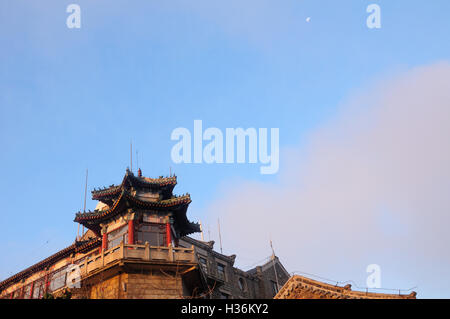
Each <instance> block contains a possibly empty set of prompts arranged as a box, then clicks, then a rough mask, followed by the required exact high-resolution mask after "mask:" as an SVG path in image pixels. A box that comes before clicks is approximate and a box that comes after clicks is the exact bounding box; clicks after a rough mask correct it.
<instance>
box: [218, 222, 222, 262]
mask: <svg viewBox="0 0 450 319" xmlns="http://www.w3.org/2000/svg"><path fill="white" fill-rule="evenodd" d="M217 225H218V226H219V242H220V253H221V254H222V253H223V251H222V236H221V234H220V220H219V218H217Z"/></svg>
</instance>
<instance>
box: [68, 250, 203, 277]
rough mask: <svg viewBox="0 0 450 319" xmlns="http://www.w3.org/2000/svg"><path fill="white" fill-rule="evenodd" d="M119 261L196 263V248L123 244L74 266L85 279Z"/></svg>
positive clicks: (79, 260)
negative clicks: (77, 266)
mask: <svg viewBox="0 0 450 319" xmlns="http://www.w3.org/2000/svg"><path fill="white" fill-rule="evenodd" d="M83 259H84V260H83ZM118 260H124V261H131V260H133V261H148V262H174V263H195V262H196V260H195V254H194V246H192V247H191V248H183V247H172V246H169V247H161V246H150V245H148V244H145V245H128V244H123V243H121V244H120V245H119V246H116V247H113V248H111V249H108V250H105V251H102V252H101V253H100V254H96V255H93V254H92V255H88V256H84V257H82V258H80V259H78V260H75V261H74V264H78V265H79V267H80V275H81V277H85V276H86V275H89V274H90V273H92V272H93V271H95V270H98V269H101V268H103V267H105V266H108V265H109V264H112V263H113V262H115V261H118Z"/></svg>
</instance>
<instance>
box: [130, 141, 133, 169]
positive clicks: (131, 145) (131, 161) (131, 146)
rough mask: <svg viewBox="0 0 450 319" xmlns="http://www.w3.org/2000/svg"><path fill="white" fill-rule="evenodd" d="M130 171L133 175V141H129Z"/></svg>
mask: <svg viewBox="0 0 450 319" xmlns="http://www.w3.org/2000/svg"><path fill="white" fill-rule="evenodd" d="M130 166H131V167H130V170H131V173H133V141H130Z"/></svg>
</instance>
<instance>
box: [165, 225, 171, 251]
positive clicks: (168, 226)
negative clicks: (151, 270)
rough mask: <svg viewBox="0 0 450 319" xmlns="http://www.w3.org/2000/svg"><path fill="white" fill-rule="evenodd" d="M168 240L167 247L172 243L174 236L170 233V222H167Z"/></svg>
mask: <svg viewBox="0 0 450 319" xmlns="http://www.w3.org/2000/svg"><path fill="white" fill-rule="evenodd" d="M166 241H167V247H169V246H170V245H171V244H172V236H171V234H170V223H166Z"/></svg>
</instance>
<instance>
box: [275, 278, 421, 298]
mask: <svg viewBox="0 0 450 319" xmlns="http://www.w3.org/2000/svg"><path fill="white" fill-rule="evenodd" d="M275 299H416V292H415V291H413V292H411V293H410V294H408V295H402V294H385V293H375V292H364V291H355V290H352V289H351V285H346V286H344V287H341V286H337V285H336V286H334V285H331V284H327V283H324V282H321V281H317V280H313V279H310V278H307V277H303V276H299V275H295V276H292V277H291V278H290V279H289V280H288V281H287V282H286V283H285V284H284V286H283V287H282V288H281V289H280V291H279V292H278V293H277V295H276V296H275Z"/></svg>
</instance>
